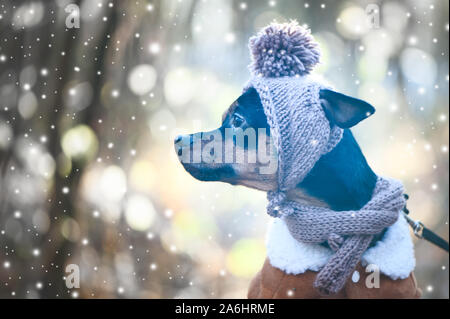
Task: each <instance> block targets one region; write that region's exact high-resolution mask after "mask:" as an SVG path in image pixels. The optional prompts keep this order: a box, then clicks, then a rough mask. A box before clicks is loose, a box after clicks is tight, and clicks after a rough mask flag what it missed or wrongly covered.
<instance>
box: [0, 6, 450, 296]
mask: <svg viewBox="0 0 450 319" xmlns="http://www.w3.org/2000/svg"><path fill="white" fill-rule="evenodd" d="M70 3H74V4H76V5H78V6H79V8H80V14H79V17H80V28H79V29H77V28H70V29H68V28H66V25H65V22H66V18H67V17H68V16H69V14H71V13H68V12H66V11H65V9H66V8H67V5H69V4H70ZM373 4H376V5H378V8H379V12H378V13H379V25H377V24H376V22H377V12H376V10H375V11H374V10H373V9H370V10H368V13H366V8H367V6H368V5H373ZM70 8H72V9H73V7H69V9H70ZM372 8H377V7H373V6H372ZM448 10H449V8H448V1H445V0H432V1H431V0H409V1H375V0H371V1H355V0H353V1H331V0H322V1H312V0H311V1H308V0H305V1H302V0H275V1H261V0H258V1H257V0H247V1H236V0H154V1H145V0H133V1H106V0H84V1H69V0H60V1H56V0H55V1H38V0H35V1H17V0H14V1H12V0H10V1H8V0H6V1H5V0H0V169H1V175H0V297H6V298H11V297H12V298H37V297H46V298H55V297H61V298H66V297H69V298H70V297H79V298H81V297H82V298H89V297H94V298H101V297H107V298H109V297H125V298H131V297H138V298H159V297H165V298H173V297H176V298H185V297H187V298H192V297H199V298H215V297H217V298H220V297H231V298H234V297H245V296H246V290H247V287H248V284H249V281H250V279H251V277H252V276H253V275H254V274H255V273H256V272H257V271H258V270H259V268H260V267H261V265H262V262H263V260H264V257H265V251H264V249H265V248H264V233H265V230H266V225H267V223H268V221H269V217H268V216H266V214H265V205H266V200H265V194H263V193H260V192H257V191H252V190H249V189H246V188H243V187H232V186H229V185H225V184H221V183H201V182H198V181H196V180H194V179H193V178H192V177H191V176H189V175H188V174H187V173H185V172H184V170H183V168H182V167H181V165H179V163H178V162H177V159H176V157H175V156H174V151H173V146H172V140H173V137H174V136H175V134H177V133H181V132H193V131H200V130H205V129H212V128H215V127H217V126H218V125H219V122H220V116H221V114H222V112H223V111H224V110H225V109H226V108H227V107H228V105H230V104H231V103H232V102H233V100H234V99H235V98H237V97H238V95H239V93H240V92H241V89H242V86H243V84H244V83H245V80H246V79H247V77H248V71H247V65H248V64H249V57H248V51H247V40H248V37H249V36H250V35H251V34H253V33H254V32H255V31H256V30H258V29H259V28H261V27H262V26H264V25H266V24H267V23H269V22H271V21H273V20H276V21H279V22H281V21H287V20H290V19H298V20H299V22H300V23H301V24H306V25H308V26H309V27H310V28H311V29H312V32H313V34H314V35H315V37H316V39H317V40H318V41H320V43H321V47H322V51H323V55H324V58H323V63H322V65H321V66H320V68H318V69H317V72H318V73H321V74H322V75H323V76H324V77H326V78H327V79H328V80H329V81H330V82H332V83H334V84H335V86H336V87H337V89H338V90H339V91H341V92H343V93H346V94H349V95H353V96H357V97H359V98H362V99H366V100H368V101H369V102H371V103H372V104H373V105H374V106H375V107H376V108H377V113H376V115H375V116H373V117H371V118H370V119H369V120H367V121H365V122H363V123H362V124H361V125H359V126H358V127H357V128H355V129H354V132H355V134H356V136H357V139H358V140H359V142H360V144H361V146H362V149H363V151H364V152H365V154H366V157H367V159H368V161H369V163H370V164H371V165H372V167H373V168H374V170H375V171H376V172H377V173H379V174H381V175H387V176H392V177H395V178H399V179H401V180H402V181H403V182H404V183H405V185H406V187H407V191H408V193H409V194H410V197H411V199H410V201H409V208H410V210H411V214H412V216H413V217H414V218H417V219H420V220H422V221H423V222H424V223H425V224H426V225H428V226H429V227H430V228H432V229H433V230H435V231H436V232H437V233H439V234H440V235H441V236H443V237H445V238H447V239H448V233H449V226H448V216H449V214H448V182H449V180H448V177H449V174H448V159H449V155H448V141H449V134H448V132H449V124H448V123H449V119H448V116H449V114H448V111H449V92H448V89H449V87H448V85H449V84H448V81H449V75H448V68H449V65H448V64H449V58H448V53H449V52H448V41H449V38H448V36H449V35H448V31H449V25H448ZM69 11H70V10H69ZM72 14H73V12H72ZM373 14H375V16H373ZM368 15H369V16H371V21H372V24H369V23H367V21H368ZM74 19H76V17H75V18H74ZM71 21H72V22H73V21H75V20H71ZM416 247H417V250H416V257H417V269H416V276H417V279H418V282H419V285H420V286H421V287H422V288H423V290H424V297H426V298H430V297H431V298H433V297H438V298H448V296H449V278H448V262H449V259H448V254H446V253H444V252H443V251H442V250H440V249H439V248H436V247H434V246H432V245H430V244H428V243H426V242H423V241H418V242H416ZM69 264H76V265H78V266H79V268H80V271H81V287H80V289H68V288H66V285H65V281H64V276H66V275H67V273H66V272H65V268H66V266H67V265H69Z"/></svg>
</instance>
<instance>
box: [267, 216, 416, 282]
mask: <svg viewBox="0 0 450 319" xmlns="http://www.w3.org/2000/svg"><path fill="white" fill-rule="evenodd" d="M266 248H267V257H268V258H269V261H270V264H271V265H272V266H273V267H276V268H278V269H281V270H283V271H284V272H286V273H288V274H294V275H297V274H301V273H304V272H305V271H307V270H312V271H319V270H320V269H321V268H322V267H323V266H324V265H325V264H326V263H327V261H328V259H329V258H330V257H331V256H332V255H333V252H332V250H331V249H329V248H326V247H323V246H320V245H317V244H308V243H302V242H299V241H297V240H295V239H294V238H293V237H292V236H291V234H290V233H289V230H288V228H287V227H286V225H285V223H284V222H283V220H281V219H280V218H276V219H273V221H272V222H271V224H270V227H269V231H268V233H267V238H266ZM361 263H362V265H363V266H365V265H368V264H375V265H377V266H378V268H379V269H380V272H381V273H383V274H384V275H386V276H388V277H390V278H392V279H404V278H407V277H408V276H409V275H410V273H411V272H412V271H413V270H414V267H415V265H416V260H415V257H414V246H413V242H412V239H411V236H410V232H409V227H408V224H407V222H406V220H405V219H404V218H403V216H402V215H401V214H400V216H399V218H398V220H397V221H396V222H395V223H394V224H393V225H392V226H390V227H389V228H388V229H387V231H386V233H385V235H384V237H383V239H382V240H380V241H378V242H377V244H376V245H375V246H374V247H371V248H369V249H368V250H367V251H366V252H365V253H364V254H363V256H362V260H361Z"/></svg>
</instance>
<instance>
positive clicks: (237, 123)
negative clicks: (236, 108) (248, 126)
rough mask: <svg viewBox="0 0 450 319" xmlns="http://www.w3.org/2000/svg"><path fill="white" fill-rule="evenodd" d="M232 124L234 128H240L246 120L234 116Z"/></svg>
mask: <svg viewBox="0 0 450 319" xmlns="http://www.w3.org/2000/svg"><path fill="white" fill-rule="evenodd" d="M231 124H232V125H233V126H234V127H240V126H242V124H244V118H243V117H242V116H240V115H237V114H234V115H233V118H232V119H231Z"/></svg>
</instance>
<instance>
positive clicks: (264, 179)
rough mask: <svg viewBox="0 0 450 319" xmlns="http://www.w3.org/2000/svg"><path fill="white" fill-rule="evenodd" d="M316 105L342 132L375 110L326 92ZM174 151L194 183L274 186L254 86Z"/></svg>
mask: <svg viewBox="0 0 450 319" xmlns="http://www.w3.org/2000/svg"><path fill="white" fill-rule="evenodd" d="M320 102H321V105H322V108H323V110H324V112H325V114H326V117H327V119H328V120H329V122H330V126H333V125H337V126H339V127H341V128H344V129H347V128H350V127H352V126H354V125H356V124H357V123H359V122H360V121H361V120H363V119H365V118H367V116H368V115H370V114H373V113H374V111H375V109H374V108H373V107H372V106H371V105H370V104H368V103H366V102H364V101H361V100H359V99H356V98H352V97H349V96H346V95H344V94H341V93H337V92H334V91H331V90H325V89H324V90H322V91H320ZM299 125H301V123H299ZM175 151H176V153H177V155H178V157H179V159H180V161H181V163H182V165H183V166H184V168H185V169H186V170H187V171H188V172H189V173H190V174H191V175H192V176H193V177H195V178H196V179H198V180H201V181H221V182H226V183H230V184H233V185H244V186H248V187H251V188H256V189H259V190H263V191H270V190H275V189H276V188H277V170H278V162H277V160H278V157H277V153H276V150H275V147H274V146H273V143H272V139H271V134H270V127H269V124H268V122H267V117H266V115H265V113H264V109H263V105H262V103H261V100H260V97H259V95H258V92H257V91H256V90H255V89H254V88H249V89H248V90H247V91H245V92H244V93H243V94H242V95H241V96H240V97H239V98H238V99H237V100H236V101H235V102H234V103H232V104H231V106H230V107H229V108H228V110H227V111H226V112H225V113H224V115H223V118H222V125H221V126H220V127H219V128H218V129H216V130H213V131H209V132H199V133H195V134H189V135H180V136H177V137H176V138H175ZM299 164H301V163H299Z"/></svg>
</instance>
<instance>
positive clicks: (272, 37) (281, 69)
mask: <svg viewBox="0 0 450 319" xmlns="http://www.w3.org/2000/svg"><path fill="white" fill-rule="evenodd" d="M249 47H250V52H251V57H252V64H251V65H250V70H251V73H252V76H251V78H250V80H249V82H248V83H247V85H246V87H245V89H248V88H250V87H253V88H255V89H256V91H257V92H258V94H259V96H260V99H261V102H262V105H263V108H264V112H265V114H266V116H267V120H268V124H269V126H270V128H271V134H272V138H273V141H274V144H275V147H276V149H277V152H278V191H277V192H274V193H272V194H270V195H271V196H270V197H269V199H270V202H269V206H268V213H269V214H271V215H273V216H277V215H278V214H279V213H282V214H283V215H289V212H287V211H285V210H284V209H280V208H281V206H282V204H283V202H284V200H285V198H286V194H285V193H286V192H287V191H289V190H291V189H293V188H295V187H296V185H297V184H298V183H300V182H301V181H302V180H303V179H304V178H305V177H306V175H307V174H308V173H309V172H310V171H311V169H312V168H313V166H314V164H315V163H316V162H317V161H318V160H319V158H320V157H321V156H322V155H323V154H325V153H327V152H330V151H331V150H332V149H333V148H334V147H335V146H336V145H337V144H338V143H339V141H340V140H341V138H342V134H343V130H342V129H341V128H339V127H337V126H335V125H333V126H331V125H330V122H329V121H328V119H327V117H326V115H325V111H324V110H323V108H322V106H321V104H320V98H319V94H320V90H321V89H325V88H328V89H329V87H328V86H326V85H324V84H322V83H320V82H318V81H316V80H314V79H313V78H312V77H311V76H310V75H309V73H310V71H311V70H312V69H313V67H314V66H315V65H316V64H317V63H318V62H319V58H320V52H319V49H318V44H317V43H316V42H315V41H314V39H313V37H312V36H311V34H310V32H309V31H308V30H306V29H304V28H303V27H301V26H300V25H298V23H297V22H291V23H285V24H277V23H273V24H271V25H269V26H267V27H266V28H264V29H263V30H261V31H260V32H259V33H258V34H257V35H256V36H254V37H252V38H250V43H249ZM286 209H289V208H288V207H286Z"/></svg>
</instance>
